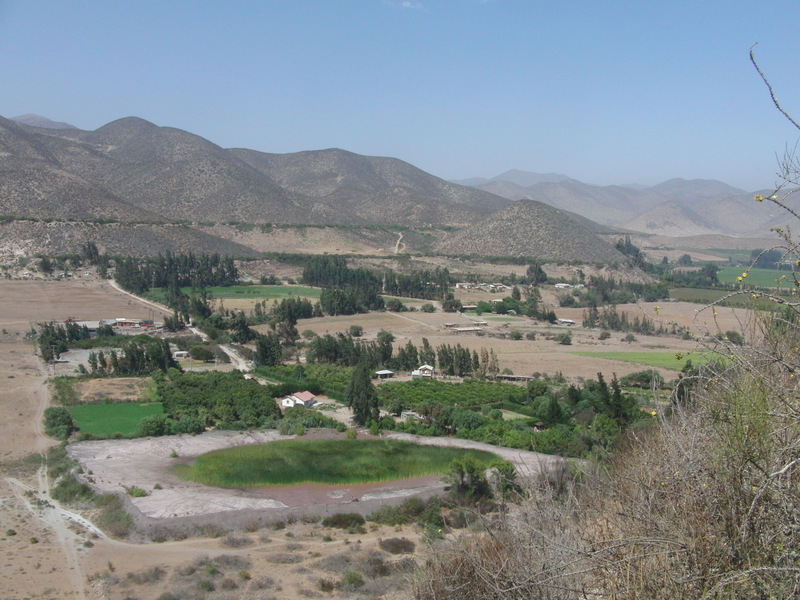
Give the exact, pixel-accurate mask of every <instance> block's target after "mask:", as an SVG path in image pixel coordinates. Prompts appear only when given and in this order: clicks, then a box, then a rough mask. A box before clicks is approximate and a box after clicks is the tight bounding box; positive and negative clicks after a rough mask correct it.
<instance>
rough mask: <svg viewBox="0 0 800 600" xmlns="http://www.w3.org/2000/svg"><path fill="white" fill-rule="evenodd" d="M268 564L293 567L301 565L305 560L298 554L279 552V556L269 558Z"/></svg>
mask: <svg viewBox="0 0 800 600" xmlns="http://www.w3.org/2000/svg"><path fill="white" fill-rule="evenodd" d="M266 560H267V562H268V563H272V564H275V565H293V564H296V563H299V562H301V561H302V560H303V557H302V556H298V555H297V554H287V553H285V552H279V553H277V554H271V555H270V556H268V557H267V559H266Z"/></svg>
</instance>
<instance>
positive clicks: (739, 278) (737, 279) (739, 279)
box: [736, 277, 744, 281]
mask: <svg viewBox="0 0 800 600" xmlns="http://www.w3.org/2000/svg"><path fill="white" fill-rule="evenodd" d="M742 279H744V278H743V277H737V278H736V281H742Z"/></svg>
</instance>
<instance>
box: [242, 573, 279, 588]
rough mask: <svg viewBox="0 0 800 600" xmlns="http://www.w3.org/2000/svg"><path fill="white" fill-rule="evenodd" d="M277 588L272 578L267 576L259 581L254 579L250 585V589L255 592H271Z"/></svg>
mask: <svg viewBox="0 0 800 600" xmlns="http://www.w3.org/2000/svg"><path fill="white" fill-rule="evenodd" d="M274 588H275V580H274V579H273V578H272V577H269V576H267V575H265V576H264V577H259V578H258V579H253V580H251V581H250V585H249V586H248V589H249V590H251V591H253V590H270V589H274Z"/></svg>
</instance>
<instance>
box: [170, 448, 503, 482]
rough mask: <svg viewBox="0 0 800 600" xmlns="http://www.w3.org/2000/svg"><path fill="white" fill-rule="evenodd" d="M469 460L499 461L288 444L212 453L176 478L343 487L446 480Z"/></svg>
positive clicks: (436, 451) (444, 451)
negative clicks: (454, 466) (459, 462)
mask: <svg viewBox="0 0 800 600" xmlns="http://www.w3.org/2000/svg"><path fill="white" fill-rule="evenodd" d="M465 454H469V455H471V456H474V457H475V459H476V460H478V461H479V462H480V463H482V464H485V465H487V466H488V465H489V464H491V463H492V462H494V461H496V460H499V457H498V456H497V455H496V454H493V453H491V452H483V451H479V450H464V449H463V448H442V447H438V446H420V445H418V444H413V443H411V442H403V441H399V440H287V441H279V442H271V443H269V444H263V445H257V446H239V447H237V448H228V449H225V450H217V451H215V452H209V453H208V454H204V455H202V456H200V457H198V458H197V460H195V461H194V463H193V464H192V465H181V466H180V467H178V468H176V472H177V473H178V474H179V475H180V476H181V477H183V478H185V479H189V480H191V481H196V482H198V483H203V484H206V485H215V486H221V487H251V486H263V485H292V484H295V483H306V482H312V483H327V484H337V485H338V484H350V483H364V482H368V481H389V480H392V479H405V478H409V477H421V476H425V475H439V474H444V473H447V472H448V471H449V466H450V462H451V461H452V460H453V459H454V458H457V457H461V456H464V455H465Z"/></svg>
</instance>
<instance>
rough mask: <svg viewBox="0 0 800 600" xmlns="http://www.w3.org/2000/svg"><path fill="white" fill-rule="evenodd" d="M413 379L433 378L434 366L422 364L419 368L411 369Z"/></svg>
mask: <svg viewBox="0 0 800 600" xmlns="http://www.w3.org/2000/svg"><path fill="white" fill-rule="evenodd" d="M411 379H433V367H432V366H430V365H422V366H421V367H419V368H418V369H414V370H413V371H411Z"/></svg>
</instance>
